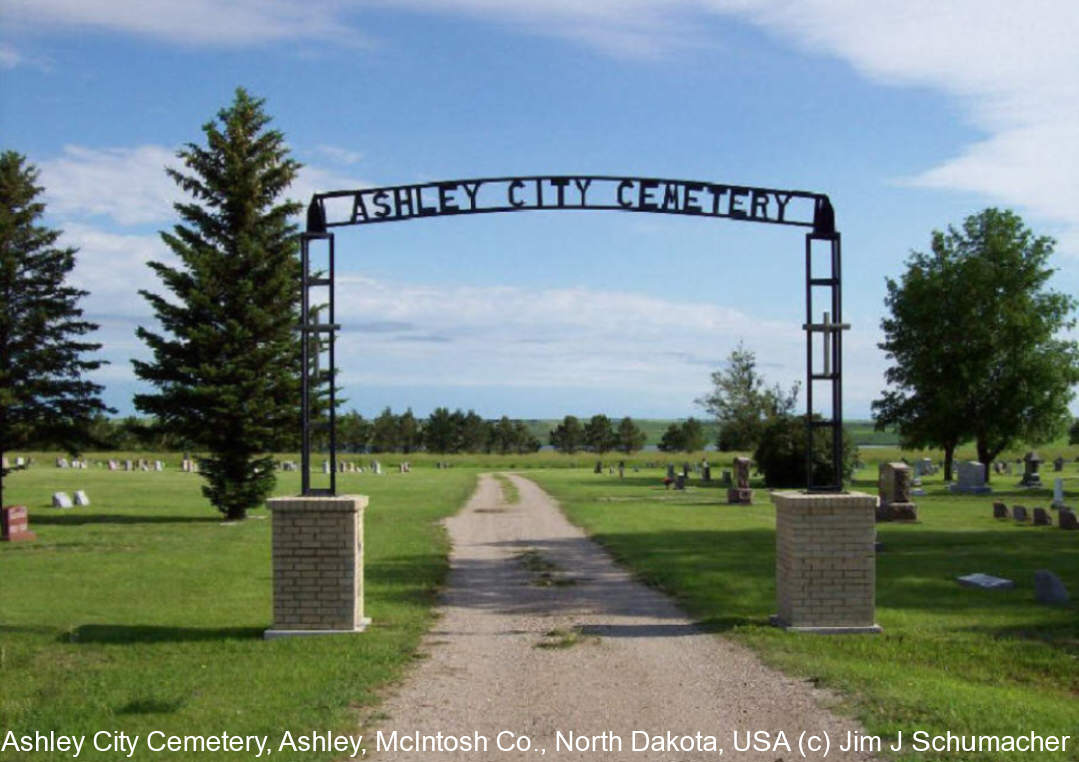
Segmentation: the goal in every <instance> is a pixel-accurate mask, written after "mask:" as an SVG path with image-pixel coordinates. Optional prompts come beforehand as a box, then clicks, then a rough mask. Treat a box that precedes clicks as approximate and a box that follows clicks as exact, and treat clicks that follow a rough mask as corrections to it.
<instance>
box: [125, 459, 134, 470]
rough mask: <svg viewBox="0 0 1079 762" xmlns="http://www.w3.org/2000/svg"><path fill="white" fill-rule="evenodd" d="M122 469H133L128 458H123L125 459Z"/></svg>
mask: <svg viewBox="0 0 1079 762" xmlns="http://www.w3.org/2000/svg"><path fill="white" fill-rule="evenodd" d="M124 470H125V471H132V470H134V465H133V464H132V463H131V461H130V460H125V461H124Z"/></svg>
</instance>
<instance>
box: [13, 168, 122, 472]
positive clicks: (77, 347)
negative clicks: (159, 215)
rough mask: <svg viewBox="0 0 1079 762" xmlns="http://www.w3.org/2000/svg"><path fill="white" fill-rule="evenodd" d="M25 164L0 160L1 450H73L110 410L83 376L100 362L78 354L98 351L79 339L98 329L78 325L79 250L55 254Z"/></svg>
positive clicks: (53, 236)
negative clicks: (72, 281) (74, 282)
mask: <svg viewBox="0 0 1079 762" xmlns="http://www.w3.org/2000/svg"><path fill="white" fill-rule="evenodd" d="M25 162H26V159H25V157H23V156H21V155H19V154H18V153H15V152H14V151H5V152H3V153H2V154H0V293H2V294H3V307H2V308H0V450H3V449H11V448H13V447H26V446H28V445H38V446H40V445H60V446H61V447H64V448H66V449H68V450H71V451H77V449H78V448H79V447H80V446H82V445H83V444H85V443H86V442H87V441H88V440H89V430H90V427H91V425H92V422H93V419H94V417H95V416H97V415H100V414H101V413H102V412H103V411H105V410H107V408H106V407H105V405H104V403H103V402H102V401H101V399H100V397H99V396H98V395H99V394H100V392H101V388H102V387H101V386H99V385H97V384H94V383H92V382H90V381H87V380H86V379H85V378H83V374H84V373H85V372H87V371H91V370H94V369H96V368H98V367H99V366H100V365H101V364H102V363H101V361H97V360H88V359H84V357H83V355H84V354H85V353H87V352H94V351H97V350H98V349H100V348H101V345H100V344H93V343H90V342H86V341H81V340H80V337H82V336H85V335H86V334H88V333H90V332H92V331H94V330H96V329H97V326H96V325H95V324H94V323H90V322H87V321H85V320H82V319H81V318H82V310H81V309H79V307H78V306H77V305H78V301H79V299H81V298H82V297H83V296H85V295H86V292H85V291H80V290H79V289H77V288H72V287H71V286H68V285H65V280H66V278H67V275H68V273H70V272H71V270H72V268H74V267H75V252H76V250H75V249H72V248H57V247H56V245H55V244H56V241H57V239H59V237H60V231H58V230H50V229H49V228H46V227H44V226H42V225H39V224H38V223H39V221H40V218H41V216H42V215H43V214H44V212H45V205H44V204H43V203H41V202H40V201H38V200H37V196H38V194H39V193H41V191H42V188H41V187H40V186H38V185H37V184H36V183H37V177H38V172H37V170H36V169H35V168H34V167H33V165H30V164H27V163H25ZM4 475H6V471H5V472H4Z"/></svg>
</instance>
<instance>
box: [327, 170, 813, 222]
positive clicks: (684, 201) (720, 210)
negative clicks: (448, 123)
mask: <svg viewBox="0 0 1079 762" xmlns="http://www.w3.org/2000/svg"><path fill="white" fill-rule="evenodd" d="M554 209H578V210H580V209H592V210H608V211H623V212H652V213H656V214H681V215H687V216H693V217H716V218H727V219H735V220H743V221H746V222H766V223H771V224H774V225H796V226H801V227H810V228H814V229H818V230H820V229H821V228H828V227H829V226H830V225H834V223H833V222H830V221H829V219H828V218H829V216H830V211H831V204H830V202H829V201H828V197H827V196H825V195H823V194H820V193H808V192H806V191H791V190H777V189H775V188H754V187H747V186H741V185H723V184H719V183H709V182H700V181H694V180H665V179H659V178H645V177H612V176H609V175H535V176H528V177H491V178H481V179H472V180H449V181H441V182H432V183H423V184H418V185H396V186H388V187H385V188H362V189H359V190H347V191H332V192H329V193H317V194H315V196H314V198H313V199H312V207H311V208H310V210H309V211H310V214H311V215H313V216H309V217H308V232H325V230H326V229H328V228H332V227H340V226H343V225H369V224H373V223H377V222H399V221H403V220H412V219H416V218H421V217H440V216H446V215H457V214H487V213H491V212H523V211H539V210H554ZM821 232H825V231H824V230H821Z"/></svg>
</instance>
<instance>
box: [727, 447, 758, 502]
mask: <svg viewBox="0 0 1079 762" xmlns="http://www.w3.org/2000/svg"><path fill="white" fill-rule="evenodd" d="M751 463H752V461H751V460H750V459H749V458H744V457H738V458H735V459H734V486H733V487H731V488H730V489H728V490H727V502H728V503H730V504H731V505H749V504H750V503H752V502H753V490H751V489H750V488H749V466H750V464H751Z"/></svg>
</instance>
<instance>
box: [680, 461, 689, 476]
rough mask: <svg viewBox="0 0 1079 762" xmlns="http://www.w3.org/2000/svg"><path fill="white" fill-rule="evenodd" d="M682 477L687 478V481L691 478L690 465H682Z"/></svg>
mask: <svg viewBox="0 0 1079 762" xmlns="http://www.w3.org/2000/svg"><path fill="white" fill-rule="evenodd" d="M682 476H684V477H686V478H687V479H688V478H689V464H688V463H683V464H682Z"/></svg>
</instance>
